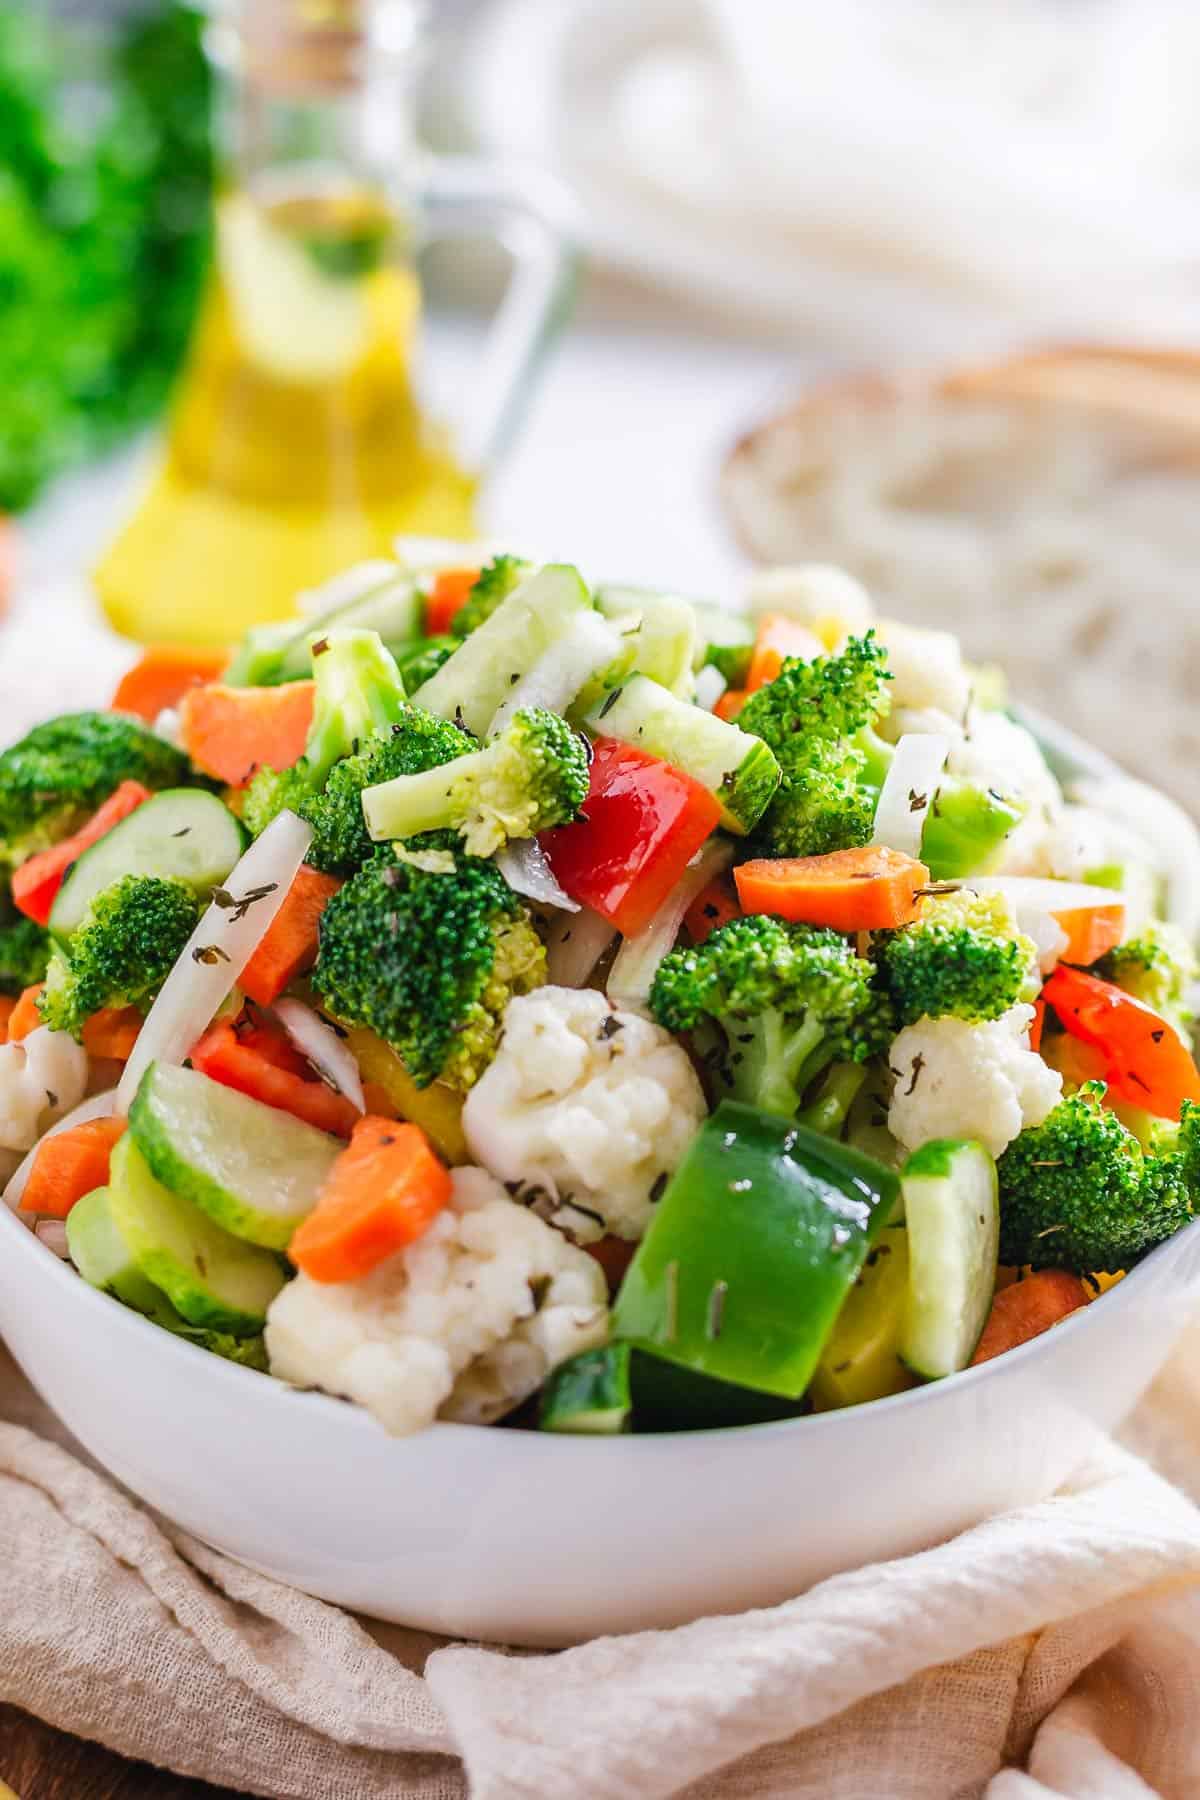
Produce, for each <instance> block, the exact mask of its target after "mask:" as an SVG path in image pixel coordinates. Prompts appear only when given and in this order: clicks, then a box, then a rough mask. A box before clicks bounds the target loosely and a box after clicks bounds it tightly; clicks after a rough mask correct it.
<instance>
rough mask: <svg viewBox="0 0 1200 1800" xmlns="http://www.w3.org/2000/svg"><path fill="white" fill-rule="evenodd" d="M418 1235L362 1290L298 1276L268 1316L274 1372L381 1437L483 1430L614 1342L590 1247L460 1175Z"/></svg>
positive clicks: (476, 1175)
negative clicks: (449, 1422) (436, 1424)
mask: <svg viewBox="0 0 1200 1800" xmlns="http://www.w3.org/2000/svg"><path fill="white" fill-rule="evenodd" d="M451 1180H452V1185H453V1192H452V1197H451V1201H450V1204H449V1206H447V1207H446V1208H445V1210H444V1211H443V1212H442V1213H440V1214H439V1215H438V1217H437V1218H436V1219H435V1220H434V1222H433V1224H432V1225H431V1226H430V1228H429V1230H428V1231H427V1232H426V1233H425V1234H424V1236H423V1237H421V1238H419V1239H418V1240H417V1242H416V1243H415V1244H412V1245H410V1247H409V1248H408V1249H407V1250H404V1251H401V1252H400V1253H399V1255H397V1256H392V1257H389V1258H388V1260H387V1261H386V1262H384V1263H381V1264H380V1265H379V1267H378V1268H376V1269H374V1270H372V1272H371V1274H369V1275H367V1276H365V1277H364V1278H363V1279H362V1280H361V1281H348V1282H337V1283H321V1282H316V1281H312V1280H311V1279H310V1278H309V1277H308V1276H307V1275H304V1274H300V1275H297V1277H296V1279H295V1280H294V1281H291V1282H289V1283H288V1285H287V1287H285V1288H284V1290H283V1292H282V1293H281V1294H280V1295H279V1296H278V1297H277V1298H276V1300H275V1301H274V1302H273V1304H272V1306H271V1308H270V1311H269V1312H268V1314H267V1326H266V1343H267V1356H268V1358H269V1361H270V1367H271V1373H272V1374H273V1375H276V1376H278V1377H280V1379H281V1380H284V1381H290V1382H293V1383H295V1384H296V1385H297V1386H298V1387H318V1388H324V1389H325V1390H326V1391H327V1392H328V1393H331V1394H341V1395H343V1396H344V1397H345V1398H346V1399H348V1400H354V1401H357V1402H358V1404H359V1405H360V1406H365V1407H366V1409H367V1411H368V1412H370V1413H372V1414H373V1415H374V1417H375V1418H376V1419H378V1421H379V1423H380V1424H381V1425H382V1426H383V1428H384V1430H385V1431H390V1432H392V1433H394V1434H395V1435H396V1436H404V1435H406V1434H407V1433H409V1432H414V1431H422V1430H423V1429H424V1428H425V1426H426V1425H429V1424H431V1423H432V1421H433V1420H434V1419H435V1418H436V1417H437V1416H438V1413H439V1412H440V1413H441V1414H442V1416H443V1417H444V1418H453V1419H468V1420H471V1421H473V1422H474V1423H477V1424H488V1423H490V1422H491V1421H493V1420H494V1419H498V1418H502V1417H503V1415H504V1414H505V1413H508V1412H511V1411H512V1409H513V1408H514V1407H515V1406H519V1405H520V1404H521V1402H522V1401H523V1400H527V1399H528V1398H529V1396H530V1395H531V1394H533V1393H536V1391H537V1389H538V1388H539V1387H540V1386H541V1385H542V1383H543V1382H544V1381H545V1379H546V1376H547V1375H548V1374H549V1372H550V1370H551V1369H552V1368H554V1367H555V1366H556V1364H557V1363H559V1362H563V1361H565V1360H566V1358H567V1357H569V1356H574V1355H575V1354H576V1353H577V1352H578V1351H581V1350H591V1349H595V1348H597V1347H598V1346H599V1345H602V1344H604V1343H605V1342H606V1340H607V1337H608V1290H607V1288H606V1285H605V1281H604V1275H603V1271H602V1270H601V1268H600V1265H599V1263H597V1262H596V1261H595V1259H594V1258H593V1257H590V1256H589V1255H588V1254H587V1253H586V1251H583V1250H580V1249H578V1248H577V1247H576V1246H575V1245H574V1244H571V1243H568V1242H567V1240H566V1238H564V1237H562V1236H561V1235H560V1233H559V1232H557V1231H555V1230H554V1229H553V1227H552V1226H550V1225H547V1224H546V1223H545V1222H544V1221H543V1220H542V1219H539V1218H537V1217H536V1215H535V1214H533V1213H532V1212H530V1211H529V1210H528V1208H526V1207H523V1206H518V1205H517V1204H516V1202H515V1201H513V1200H510V1199H509V1198H508V1196H507V1195H506V1194H505V1193H504V1191H503V1189H502V1188H501V1187H500V1186H499V1184H498V1183H497V1182H495V1181H494V1180H493V1179H492V1177H491V1176H490V1175H488V1174H486V1173H485V1172H484V1170H482V1169H455V1170H454V1171H453V1174H452V1177H451Z"/></svg>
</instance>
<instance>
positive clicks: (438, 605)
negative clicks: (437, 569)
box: [425, 569, 479, 637]
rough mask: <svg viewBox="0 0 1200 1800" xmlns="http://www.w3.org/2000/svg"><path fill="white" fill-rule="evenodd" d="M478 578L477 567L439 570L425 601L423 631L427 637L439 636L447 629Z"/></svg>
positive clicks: (464, 603)
mask: <svg viewBox="0 0 1200 1800" xmlns="http://www.w3.org/2000/svg"><path fill="white" fill-rule="evenodd" d="M478 580H479V570H478V569H443V570H442V571H441V573H440V574H439V575H438V577H437V579H436V581H435V582H434V584H433V586H432V587H431V588H430V590H429V594H428V596H427V598H426V601H425V632H426V635H427V636H428V637H441V636H442V634H443V632H447V631H449V629H450V626H451V624H452V623H453V621H454V617H455V614H456V613H459V612H461V611H462V609H463V607H464V606H465V605H466V603H467V600H468V597H469V596H470V592H471V589H472V588H473V587H474V586H475V583H476V582H477V581H478Z"/></svg>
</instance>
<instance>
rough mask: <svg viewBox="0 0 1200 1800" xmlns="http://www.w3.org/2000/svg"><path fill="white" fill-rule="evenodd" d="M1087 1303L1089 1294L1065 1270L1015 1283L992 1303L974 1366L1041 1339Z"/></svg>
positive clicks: (1042, 1271) (1043, 1271) (1042, 1272)
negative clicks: (1051, 1328)
mask: <svg viewBox="0 0 1200 1800" xmlns="http://www.w3.org/2000/svg"><path fill="white" fill-rule="evenodd" d="M1087 1303H1088V1291H1087V1289H1086V1288H1085V1287H1084V1285H1083V1283H1082V1281H1081V1280H1080V1279H1079V1277H1078V1275H1069V1274H1068V1273H1067V1271H1066V1270H1065V1269H1038V1270H1037V1271H1036V1273H1034V1274H1032V1275H1027V1276H1026V1277H1025V1279H1024V1281H1014V1282H1013V1283H1012V1285H1011V1286H1010V1287H1006V1288H1002V1289H1001V1290H1000V1292H999V1293H998V1294H997V1295H996V1297H995V1299H994V1300H993V1301H992V1310H991V1312H990V1313H989V1314H988V1321H987V1324H986V1325H985V1326H984V1328H983V1336H982V1337H981V1338H980V1340H979V1343H978V1345H977V1347H976V1350H975V1354H974V1356H973V1357H972V1358H971V1366H972V1367H974V1365H975V1364H976V1363H983V1362H990V1361H991V1359H992V1357H993V1356H1003V1354H1004V1352H1005V1351H1006V1350H1015V1349H1016V1347H1017V1345H1018V1344H1027V1343H1028V1342H1029V1340H1030V1338H1035V1337H1040V1336H1041V1334H1042V1332H1043V1331H1049V1329H1050V1327H1051V1326H1052V1325H1057V1324H1058V1323H1059V1321H1060V1320H1061V1319H1065V1318H1067V1317H1068V1316H1069V1315H1070V1314H1071V1313H1073V1312H1078V1310H1079V1308H1080V1307H1081V1306H1086V1305H1087Z"/></svg>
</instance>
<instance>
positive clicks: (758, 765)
mask: <svg viewBox="0 0 1200 1800" xmlns="http://www.w3.org/2000/svg"><path fill="white" fill-rule="evenodd" d="M586 724H587V728H588V730H589V731H591V732H593V733H594V734H595V735H596V736H598V737H613V738H620V739H621V741H622V743H625V744H632V745H634V747H635V748H636V749H638V750H645V751H647V752H648V753H649V754H650V755H651V756H658V757H661V758H662V760H663V762H669V763H674V765H675V767H676V768H677V769H682V770H683V772H684V774H685V775H691V776H692V777H693V778H694V779H695V780H696V781H698V782H700V783H701V784H702V786H704V787H706V788H707V789H708V790H709V792H710V793H711V794H712V795H713V796H714V797H715V799H716V800H717V802H718V804H719V806H720V808H721V823H722V824H723V825H724V826H725V827H726V829H727V830H729V831H736V832H738V833H739V834H743V833H745V832H747V831H750V830H751V829H752V828H753V827H754V826H755V825H756V824H757V823H758V821H759V819H760V818H761V817H762V815H763V813H764V812H765V811H766V809H767V807H768V805H769V804H770V801H771V797H772V795H773V794H774V792H775V789H776V788H777V787H778V786H779V764H778V763H777V762H776V761H775V758H774V756H773V755H772V753H771V751H770V750H768V748H767V746H766V745H765V744H764V743H763V741H762V739H761V738H756V737H751V735H750V733H749V732H748V731H742V730H741V729H740V727H738V726H737V725H731V724H730V723H729V722H728V721H727V720H725V719H718V718H717V716H716V714H715V713H710V712H705V711H704V709H703V707H700V706H692V705H690V704H689V702H688V701H686V700H677V699H676V698H675V696H674V694H669V693H668V692H667V690H666V688H664V687H661V686H660V685H659V683H658V682H657V681H651V680H650V679H649V677H648V676H645V675H634V676H632V677H631V679H630V680H629V681H627V682H626V683H625V684H624V686H623V687H620V688H615V689H614V690H613V692H612V693H611V694H610V695H609V696H608V698H607V699H606V700H604V701H602V702H601V704H600V705H599V706H597V707H595V708H594V709H593V710H592V711H591V712H590V713H589V714H588V716H587V720H586Z"/></svg>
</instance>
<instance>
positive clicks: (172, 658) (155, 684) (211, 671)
mask: <svg viewBox="0 0 1200 1800" xmlns="http://www.w3.org/2000/svg"><path fill="white" fill-rule="evenodd" d="M228 663H229V652H228V650H200V649H197V648H196V647H195V646H194V645H190V644H151V645H150V646H149V648H148V649H146V650H144V651H143V652H142V654H141V656H140V657H139V658H138V660H137V662H135V663H134V665H133V667H132V669H127V670H126V671H125V673H124V675H122V677H121V679H120V681H119V682H118V683H117V691H116V693H115V694H114V695H113V697H112V703H111V707H112V711H113V712H126V713H134V714H136V716H137V717H138V718H139V719H145V721H146V723H147V724H148V725H153V723H154V721H155V719H157V717H158V715H159V713H160V712H163V711H164V710H165V709H166V708H167V707H169V706H178V705H179V702H180V701H181V700H182V699H183V696H184V695H185V694H186V693H187V691H188V689H189V688H194V687H203V686H204V685H205V683H206V682H209V681H216V680H217V679H218V677H219V676H220V675H221V673H222V672H223V670H224V669H225V668H226V667H227V666H228Z"/></svg>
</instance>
